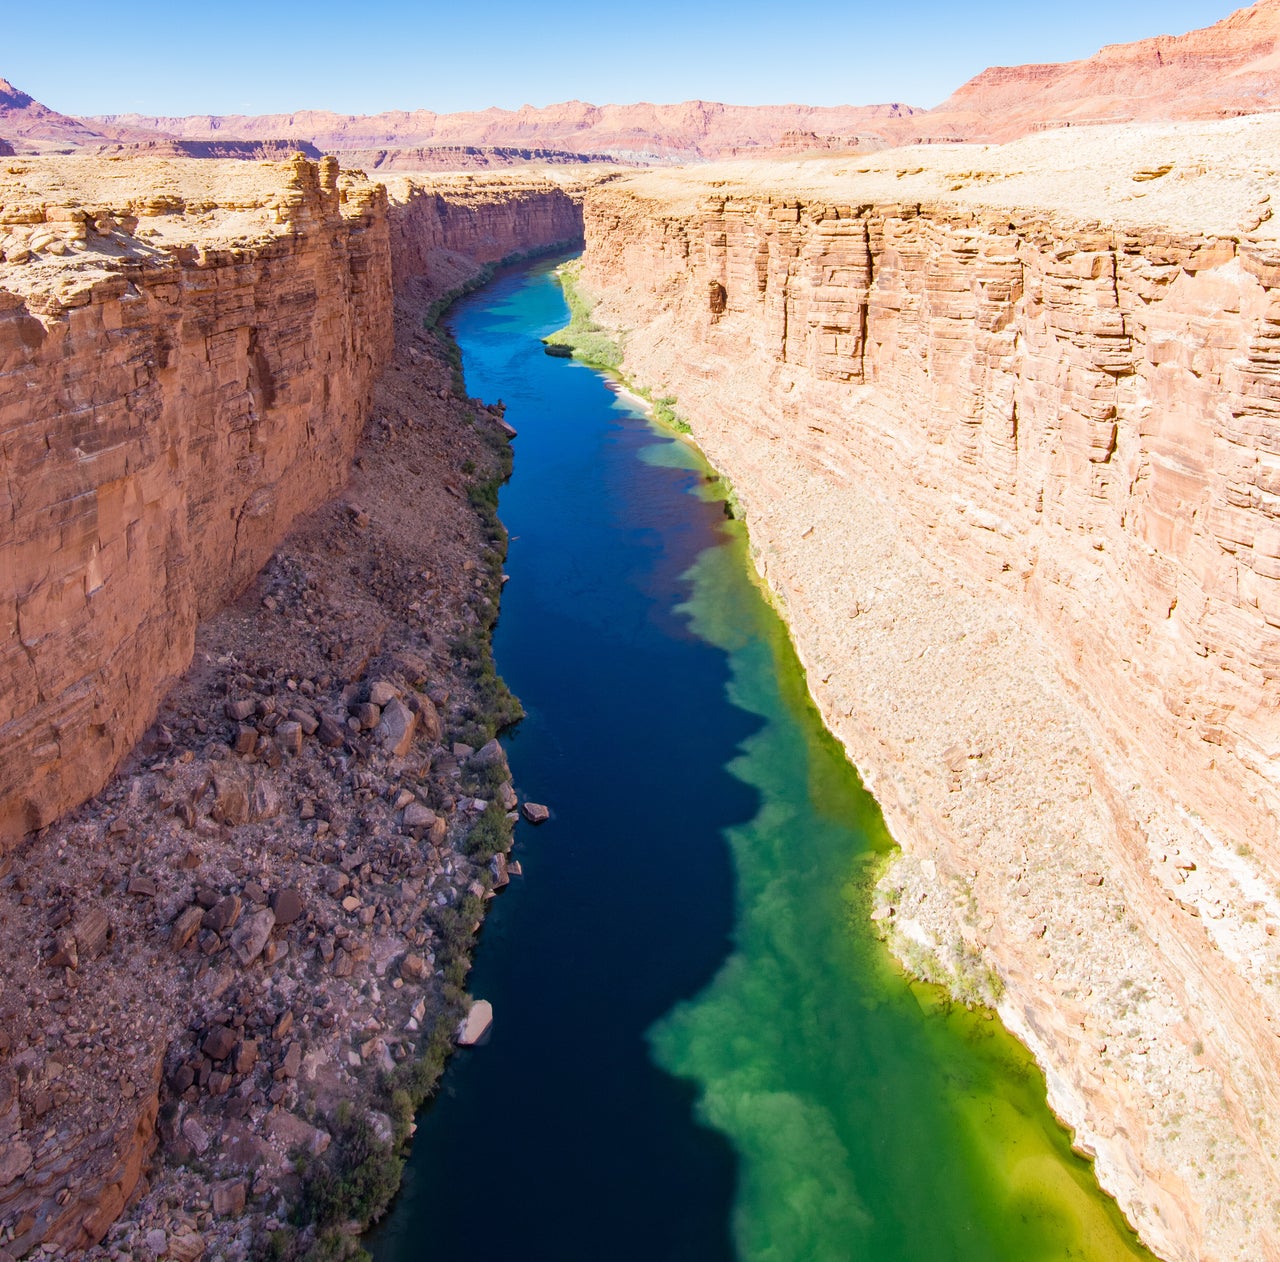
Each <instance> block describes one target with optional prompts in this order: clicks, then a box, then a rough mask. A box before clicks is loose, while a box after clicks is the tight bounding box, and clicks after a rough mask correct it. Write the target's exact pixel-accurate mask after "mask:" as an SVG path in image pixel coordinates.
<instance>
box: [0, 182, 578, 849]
mask: <svg viewBox="0 0 1280 1262" xmlns="http://www.w3.org/2000/svg"><path fill="white" fill-rule="evenodd" d="M14 170H16V171H17V172H18V174H10V175H9V176H7V177H5V180H4V193H3V196H4V210H3V212H0V215H2V217H3V220H4V225H3V226H4V229H5V233H6V235H5V237H4V238H3V242H2V243H0V249H3V251H4V259H5V261H4V263H3V264H0V285H3V286H4V289H5V299H4V310H3V326H2V327H3V333H2V334H0V338H2V341H0V346H2V347H3V367H2V369H0V371H3V373H4V377H3V380H4V391H3V396H2V399H0V449H2V450H3V453H4V463H5V469H6V474H7V478H6V483H5V486H6V491H5V498H4V501H3V507H4V510H5V515H6V517H7V518H8V520H9V523H10V528H9V530H7V531H6V533H5V536H4V538H3V539H0V573H3V575H4V592H3V597H2V598H0V599H2V600H3V605H2V606H0V607H3V608H4V610H5V617H4V629H5V638H4V648H3V658H2V659H0V679H2V680H3V684H2V685H0V764H2V765H3V768H4V770H3V772H0V846H5V845H8V844H10V843H12V842H13V841H15V840H16V839H18V838H19V837H21V836H22V835H23V834H24V833H27V832H30V831H32V830H33V829H37V828H40V827H42V826H44V825H45V824H48V823H49V822H51V821H52V820H54V819H56V818H57V816H58V815H59V814H60V813H61V812H62V811H64V810H65V809H66V808H67V807H68V806H70V805H72V804H74V803H76V802H79V801H81V800H83V798H84V797H86V796H88V795H89V794H92V793H93V792H96V791H97V789H98V788H100V787H101V786H102V784H103V783H105V780H106V777H107V776H108V775H109V774H110V772H111V771H112V770H113V769H114V767H115V766H116V764H117V763H118V762H119V761H120V759H121V758H122V757H123V756H124V755H125V753H127V752H128V751H129V750H130V749H131V748H132V747H133V746H134V745H135V744H136V743H137V740H138V738H139V737H140V736H141V735H142V732H143V731H144V730H145V729H146V728H147V727H148V726H149V725H150V723H151V721H152V718H153V716H154V714H155V710H156V707H157V705H158V703H159V701H160V698H161V697H162V696H163V695H164V694H165V692H166V691H167V689H168V688H169V686H170V685H171V684H172V682H173V681H174V679H175V678H176V677H177V675H178V674H179V673H180V672H181V671H183V670H184V669H185V668H186V666H187V664H188V663H189V662H190V660H191V655H192V650H193V637H194V633H195V627H196V625H197V622H198V621H199V619H200V618H202V617H207V616H208V615H209V614H210V613H212V612H213V611H214V610H216V609H218V608H220V607H221V606H222V605H223V604H225V603H226V601H227V600H228V598H229V597H230V596H232V595H234V594H235V593H237V592H238V591H240V590H241V589H242V588H243V587H244V586H245V584H246V583H247V582H248V581H249V579H250V578H252V577H253V575H254V574H255V573H257V571H258V570H259V569H260V568H261V566H262V564H263V562H264V561H265V560H266V559H267V557H268V556H270V554H271V551H272V549H273V548H274V547H275V545H276V544H277V543H278V542H279V540H280V539H281V538H282V537H283V535H284V533H285V532H286V531H287V529H288V527H289V525H290V523H291V522H292V521H293V519H294V517H295V516H296V515H297V514H298V513H299V512H300V511H303V510H304V509H306V508H311V507H314V506H315V505H316V504H318V503H320V502H323V500H325V499H326V498H328V497H329V496H330V495H332V494H333V493H334V492H336V491H337V490H338V489H339V488H340V487H341V486H342V484H343V483H344V482H345V480H346V478H347V476H348V469H349V467H350V462H351V458H352V455H353V453H354V449H355V443H356V440H357V438H358V436H359V434H360V431H361V428H362V426H363V424H364V421H365V418H366V415H367V411H368V406H369V397H370V390H371V388H372V385H373V382H374V380H375V379H376V377H377V375H378V374H379V373H380V372H381V371H382V370H383V369H384V368H385V367H386V366H387V364H388V362H389V360H390V355H391V348H392V341H391V327H392V325H391V310H392V302H393V295H392V275H393V272H394V274H395V275H397V276H399V277H401V278H402V280H403V282H404V283H411V281H412V278H414V277H418V276H423V275H426V274H431V275H433V276H435V277H436V278H437V281H438V282H439V283H441V284H443V286H444V287H445V288H447V287H449V284H451V283H458V282H460V281H461V280H462V279H464V278H465V277H466V276H467V275H468V274H469V272H470V269H472V268H473V267H474V265H476V264H484V263H489V262H493V261H495V260H497V259H500V258H502V257H503V256H505V255H506V254H509V253H511V252H512V251H513V250H515V249H516V248H518V247H519V248H526V247H527V246H528V245H529V244H530V243H532V244H533V245H536V244H538V243H546V242H549V241H554V240H564V239H569V238H572V237H573V236H574V234H575V233H576V231H577V227H576V225H577V219H576V216H577V211H576V208H575V206H574V203H573V202H572V200H571V199H570V198H569V197H568V196H567V194H565V193H564V192H563V190H562V189H560V188H559V186H556V185H552V184H545V185H541V186H537V185H528V184H526V185H525V186H523V187H520V186H516V188H515V190H514V191H513V190H512V189H510V188H508V187H507V186H503V185H493V184H490V183H485V182H484V181H480V182H472V183H469V184H467V185H466V186H465V187H464V186H462V185H461V184H459V183H458V182H456V181H455V182H454V184H453V186H452V188H451V192H448V193H446V192H441V191H437V190H435V189H431V188H427V187H424V186H422V185H420V184H417V183H415V182H413V181H411V180H401V181H399V182H398V183H397V185H396V193H397V196H398V198H399V199H400V200H399V201H398V203H397V213H396V214H394V215H391V214H390V213H389V204H388V200H387V195H386V192H385V190H384V188H383V186H382V185H375V184H371V183H370V182H368V181H367V180H363V179H359V178H350V177H346V176H340V175H339V172H338V167H337V163H336V162H335V161H334V160H333V159H332V158H330V159H326V160H325V161H324V162H323V163H321V164H319V165H317V164H314V163H310V162H307V161H306V160H305V159H302V158H299V159H298V160H296V161H294V162H292V163H287V164H283V165H282V166H280V167H277V168H275V170H276V171H277V172H279V173H280V174H279V175H278V176H277V177H276V178H275V179H271V180H266V181H264V179H263V176H262V173H261V168H257V167H252V166H247V165H243V164H237V163H228V164H225V165H223V164H218V163H207V164H206V163H197V162H189V163H179V162H173V163H157V164H156V165H155V166H153V167H148V168H140V167H139V166H138V165H137V164H136V163H133V162H128V161H122V162H118V163H115V164H112V163H103V164H100V163H98V162H97V161H96V160H94V159H78V160H70V161H69V160H61V161H56V162H55V161H54V160H50V159H41V160H31V161H29V162H27V163H24V164H22V165H21V166H19V167H15V168H14ZM143 171H145V183H146V185H147V186H148V187H147V191H146V192H145V193H143V194H142V195H140V196H139V195H138V194H137V193H136V192H135V190H136V188H137V187H138V180H139V175H140V174H142V173H143ZM495 194H496V195H495ZM50 202H53V203H54V205H53V209H52V210H51V211H50V210H49V209H47V206H48V204H49V203H50ZM33 398H41V399H42V400H45V403H44V405H43V406H42V408H41V409H39V410H33V409H32V408H31V405H30V400H31V399H33ZM53 538H56V539H57V540H58V544H57V547H56V548H51V546H50V540H51V539H53Z"/></svg>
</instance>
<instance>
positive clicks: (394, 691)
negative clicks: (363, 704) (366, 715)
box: [369, 679, 400, 706]
mask: <svg viewBox="0 0 1280 1262" xmlns="http://www.w3.org/2000/svg"><path fill="white" fill-rule="evenodd" d="M399 695H400V689H399V688H397V687H396V686H395V684H393V683H390V682H389V681H387V680H385V679H375V680H374V681H373V682H372V683H371V684H370V685H369V700H370V702H372V704H374V705H376V706H385V705H386V704H387V702H388V701H391V700H393V699H394V698H396V697H399Z"/></svg>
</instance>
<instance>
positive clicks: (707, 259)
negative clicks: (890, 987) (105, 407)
mask: <svg viewBox="0 0 1280 1262" xmlns="http://www.w3.org/2000/svg"><path fill="white" fill-rule="evenodd" d="M1240 127H1241V129H1242V130H1243V131H1245V132H1247V133H1248V136H1247V138H1246V137H1244V136H1240V135H1236V133H1235V132H1234V131H1231V129H1230V128H1229V127H1227V128H1226V130H1224V131H1215V130H1214V129H1212V128H1210V129H1209V130H1207V131H1205V132H1202V133H1197V134H1196V135H1195V136H1184V137H1182V138H1181V139H1179V138H1178V135H1177V134H1174V133H1170V134H1169V135H1167V136H1165V137H1164V138H1163V140H1161V141H1159V142H1158V143H1157V141H1156V140H1154V139H1152V138H1151V137H1150V136H1147V137H1146V138H1145V139H1142V140H1141V146H1145V152H1146V153H1147V155H1148V157H1147V159H1146V162H1139V163H1134V161H1133V155H1132V151H1131V150H1130V149H1128V148H1127V147H1126V146H1127V145H1129V144H1131V143H1132V144H1138V143H1139V142H1137V141H1125V140H1123V139H1122V138H1121V137H1120V136H1119V135H1118V134H1116V135H1111V134H1107V135H1105V136H1103V134H1102V133H1098V137H1100V139H1098V138H1095V139H1094V141H1091V143H1096V144H1100V145H1101V148H1100V149H1098V148H1090V149H1087V150H1084V149H1079V148H1076V147H1073V146H1072V144H1071V143H1069V142H1068V141H1067V140H1066V139H1065V138H1060V139H1059V140H1058V141H1056V142H1053V143H1052V145H1050V144H1049V142H1047V141H1043V140H1037V141H1028V142H1023V148H1021V149H1019V150H1015V151H1013V152H1010V153H1008V154H1004V155H1002V154H1001V153H999V151H995V152H989V153H981V152H967V153H965V154H963V155H957V154H950V155H946V156H943V157H939V156H936V155H934V156H932V157H923V156H921V155H918V154H913V153H909V152H907V151H899V152H897V153H891V154H885V155H877V158H876V160H875V161H874V162H870V163H868V164H867V165H865V166H863V167H861V169H860V170H858V171H851V170H849V169H848V167H847V166H839V165H837V164H835V163H827V164H817V163H810V164H805V165H797V166H794V167H785V166H779V167H776V168H774V169H772V170H766V169H765V168H764V167H763V166H760V165H757V166H753V167H746V166H726V167H722V168H719V169H717V170H714V171H710V172H707V171H704V172H702V173H701V174H700V175H698V176H695V175H693V174H686V175H683V176H679V175H671V176H659V175H652V176H643V177H636V178H634V179H632V180H630V181H624V182H618V183H613V184H610V185H605V186H602V187H600V188H597V189H595V190H593V191H592V192H591V193H590V194H589V195H588V200H587V208H586V228H587V253H586V265H585V269H584V273H583V275H584V281H585V283H586V284H587V286H588V289H589V290H590V291H593V292H594V293H595V294H596V295H598V296H599V297H600V299H601V301H600V303H599V305H598V307H597V308H596V315H597V318H599V319H601V320H603V321H604V322H605V323H606V324H607V325H610V326H613V327H615V328H619V329H623V330H625V335H624V337H625V353H626V358H625V365H626V368H627V369H628V370H629V371H631V372H633V373H634V374H635V375H636V377H637V379H638V380H639V381H641V382H643V383H644V384H646V385H650V386H653V387H654V388H656V389H658V390H660V391H661V392H663V393H667V394H673V395H675V396H677V398H678V410H679V411H680V412H681V413H683V414H684V415H685V416H686V417H687V419H688V420H689V421H690V422H691V423H692V426H693V432H694V435H695V437H696V438H697V439H698V441H699V442H700V443H701V444H702V445H703V446H704V447H705V449H706V450H707V452H708V454H709V455H710V456H711V458H712V460H713V461H714V462H715V463H716V465H717V466H718V467H719V468H721V469H722V470H723V471H724V472H725V473H726V474H727V475H728V477H729V479H730V481H731V482H732V484H733V486H734V488H735V490H736V492H737V494H738V496H739V498H740V500H741V501H742V503H743V504H744V506H745V510H746V516H747V521H748V525H749V527H750V530H751V535H752V541H753V544H754V546H755V549H756V553H757V563H758V564H759V566H760V568H761V570H762V571H763V573H764V574H765V576H766V578H767V579H768V581H769V582H770V584H771V586H772V587H773V588H774V590H775V592H776V593H777V594H778V596H779V598H780V601H781V603H782V604H783V606H784V608H785V610H786V612H787V616H788V620H789V622H790V625H791V627H792V631H793V634H794V636H795V638H796V642H797V645H798V647H799V650H800V652H801V656H802V658H803V660H804V661H805V663H806V666H807V668H808V672H809V679H810V686H811V688H812V689H813V691H814V693H815V696H816V697H817V699H818V701H819V703H820V705H821V707H822V709H823V712H824V715H825V716H826V719H827V721H828V723H829V724H830V726H831V727H832V729H833V731H834V732H835V733H836V734H837V735H838V736H839V737H840V738H841V739H842V740H843V741H844V743H845V745H846V747H847V748H848V749H849V750H850V753H851V755H852V756H853V757H854V759H855V761H856V762H857V763H858V765H859V767H860V768H861V769H862V770H863V772H864V774H865V775H866V777H867V779H868V782H869V784H870V785H871V787H872V788H873V790H874V791H875V793H876V795H877V797H878V798H879V800H880V801H881V803H882V805H883V806H884V808H885V811H886V816H887V818H888V821H889V823H890V826H891V828H892V829H893V832H894V834H895V835H896V836H897V837H898V839H899V840H900V841H901V843H902V845H903V847H904V849H905V854H904V856H903V857H902V858H901V859H900V860H899V861H898V862H897V865H896V869H895V872H894V873H893V875H892V876H891V877H890V879H889V881H888V882H887V883H886V886H885V890H884V893H883V895H882V897H883V898H884V899H885V900H886V902H887V903H888V904H889V906H890V907H891V909H892V915H893V918H894V924H895V926H896V928H895V930H894V935H893V936H894V941H895V943H896V946H897V949H898V950H899V951H900V952H901V953H902V954H903V955H904V956H905V957H907V958H909V959H914V960H916V961H926V962H927V963H926V964H925V968H924V971H926V972H935V973H936V972H939V971H941V972H943V973H945V972H947V971H959V970H960V969H961V968H963V967H965V961H966V960H970V961H971V960H973V959H974V958H981V959H982V960H983V961H984V962H985V966H990V967H992V968H994V969H995V970H996V971H997V972H998V973H999V974H1000V976H1001V978H1002V983H1003V998H1002V999H1001V1001H1000V1011H1001V1013H1002V1015H1003V1016H1004V1018H1005V1019H1006V1021H1007V1023H1008V1024H1009V1025H1010V1026H1011V1027H1012V1028H1013V1029H1014V1030H1015V1031H1016V1032H1017V1033H1019V1034H1020V1036H1021V1037H1023V1039H1024V1040H1025V1041H1026V1042H1027V1043H1028V1044H1029V1045H1030V1046H1031V1048H1032V1049H1033V1051H1035V1053H1036V1054H1037V1056H1038V1058H1039V1059H1040V1061H1041V1063H1042V1064H1043V1065H1044V1067H1045V1069H1046V1072H1047V1075H1048V1079H1049V1089H1050V1098H1051V1101H1052V1102H1053V1104H1054V1105H1055V1107H1056V1108H1057V1109H1058V1111H1059V1112H1060V1113H1061V1114H1062V1115H1063V1116H1064V1117H1065V1118H1066V1119H1067V1120H1068V1121H1069V1122H1070V1123H1071V1124H1072V1125H1073V1126H1074V1127H1075V1128H1077V1138H1078V1142H1080V1143H1081V1144H1082V1145H1084V1146H1085V1147H1087V1148H1088V1149H1089V1150H1090V1151H1093V1152H1095V1153H1097V1155H1098V1170H1099V1175H1100V1177H1101V1178H1102V1181H1103V1183H1104V1185H1105V1186H1106V1187H1108V1188H1109V1189H1110V1190H1111V1191H1113V1192H1114V1193H1115V1194H1116V1195H1117V1197H1118V1198H1119V1200H1120V1202H1121V1204H1122V1206H1123V1207H1124V1209H1125V1210H1126V1212H1127V1213H1128V1214H1129V1215H1130V1216H1131V1217H1132V1218H1133V1220H1134V1221H1135V1223H1136V1224H1137V1225H1138V1226H1139V1228H1140V1230H1141V1231H1142V1233H1143V1234H1144V1236H1145V1237H1146V1238H1147V1240H1148V1241H1149V1242H1151V1243H1152V1245H1153V1246H1154V1247H1155V1248H1156V1249H1157V1250H1158V1251H1159V1252H1161V1253H1162V1254H1163V1255H1164V1256H1166V1257H1169V1258H1178V1259H1188V1260H1189V1259H1193V1258H1197V1259H1205V1258H1219V1259H1224V1260H1225V1259H1230V1258H1240V1257H1246V1256H1247V1257H1251V1258H1259V1259H1261V1258H1277V1257H1280V1231H1278V1225H1277V1223H1276V1221H1275V1218H1274V1207H1275V1205H1276V1204H1277V1203H1278V1198H1277V1192H1278V1191H1280V1162H1278V1160H1277V1130H1278V1128H1280V1043H1278V1042H1277V1035H1278V1034H1280V999H1278V998H1277V995H1276V990H1275V978H1276V975H1277V973H1276V969H1277V965H1280V952H1278V951H1277V948H1276V945H1275V943H1276V941H1277V938H1276V936H1275V935H1276V934H1277V933H1278V932H1280V902H1278V900H1277V898H1276V895H1275V891H1276V889H1277V887H1278V886H1280V845H1278V844H1277V840H1276V838H1277V822H1278V821H1280V776H1278V775H1277V772H1276V762H1275V755H1276V752H1277V750H1280V711H1278V706H1280V690H1278V687H1277V672H1278V668H1280V560H1278V559H1277V558H1280V530H1278V529H1277V528H1276V521H1277V515H1278V514H1280V500H1277V498H1276V496H1277V494H1280V482H1278V481H1277V473H1276V470H1277V468H1280V438H1278V432H1277V429H1276V424H1275V419H1276V406H1277V404H1276V399H1277V397H1280V379H1278V378H1277V376H1276V363H1277V354H1276V350H1277V345H1278V343H1277V337H1278V336H1280V334H1278V329H1280V247H1278V246H1277V241H1276V237H1275V235H1274V229H1273V228H1272V226H1271V224H1270V222H1269V220H1268V219H1267V217H1266V216H1265V214H1264V215H1262V216H1259V215H1258V214H1257V212H1256V209H1255V208H1253V206H1252V205H1251V202H1250V197H1251V196H1253V195H1252V194H1248V195H1246V194H1247V189H1248V179H1249V178H1250V177H1249V175H1248V173H1247V172H1240V173H1238V174H1232V173H1230V172H1227V171H1225V170H1223V171H1220V172H1219V173H1218V174H1217V175H1215V174H1213V172H1212V170H1211V169H1206V167H1205V166H1204V165H1203V163H1199V165H1197V167H1196V170H1197V172H1198V173H1197V174H1195V175H1193V176H1188V177H1187V180H1186V181H1185V182H1183V183H1181V184H1180V185H1179V188H1178V189H1177V191H1176V198H1175V196H1174V192H1173V191H1172V190H1171V191H1170V193H1169V197H1170V198H1171V200H1170V201H1169V202H1168V203H1156V202H1149V203H1144V202H1140V201H1139V202H1133V201H1128V200H1126V199H1128V198H1129V197H1130V191H1135V192H1136V191H1140V190H1141V189H1143V188H1144V187H1145V186H1146V185H1147V184H1150V183H1152V182H1154V181H1156V180H1158V179H1160V178H1163V175H1162V174H1158V173H1157V168H1164V170H1165V171H1166V172H1167V171H1169V170H1173V169H1177V166H1178V162H1179V161H1183V162H1185V163H1188V165H1189V159H1190V157H1191V156H1192V155H1193V154H1194V155H1195V156H1196V158H1197V161H1198V162H1199V159H1201V158H1202V157H1203V153H1201V152H1200V150H1199V148H1198V147H1199V146H1201V145H1204V144H1209V143H1211V142H1214V138H1215V137H1216V138H1217V139H1218V140H1219V141H1221V142H1222V143H1223V144H1225V145H1227V146H1229V147H1230V149H1231V151H1234V147H1235V146H1237V145H1240V144H1242V143H1243V144H1245V145H1246V146H1248V145H1251V144H1254V145H1256V146H1257V148H1256V149H1255V150H1254V153H1253V159H1252V160H1253V161H1255V162H1256V164H1257V165H1258V169H1259V170H1260V171H1265V170H1270V169H1274V167H1273V166H1272V165H1270V164H1272V163H1273V162H1274V157H1275V153H1276V151H1277V141H1278V139H1280V130H1278V129H1277V128H1276V127H1275V126H1274V125H1268V126H1267V127H1265V128H1264V127H1260V125H1258V124H1247V125H1245V124H1241V125H1240ZM1228 132H1230V134H1229V135H1228V134H1227V133H1228ZM1153 157H1154V158H1155V159H1156V166H1154V167H1153V166H1148V165H1147V162H1151V160H1152V158H1153ZM1170 159H1171V161H1170V165H1169V166H1168V167H1166V166H1165V162H1166V160H1170ZM928 162H933V163H934V166H933V168H932V169H930V168H928V167H926V165H925V164H926V163H928ZM877 164H878V165H877ZM947 164H951V165H950V168H948V166H947ZM1037 173H1038V177H1039V184H1038V185H1036V184H1035V182H1034V180H1033V178H1032V177H1033V176H1036V175H1037ZM1015 181H1021V183H1020V184H1019V185H1018V187H1017V189H1016V190H1015V191H1014V192H1013V193H1012V194H1007V193H1006V192H1005V191H1004V190H1003V189H1002V188H1001V185H1002V184H1006V182H1008V183H1007V185H1006V187H1007V186H1009V185H1012V184H1013V183H1014V182H1015ZM1037 190H1038V191H1037ZM1072 198H1075V199H1076V202H1075V204H1076V205H1077V206H1078V207H1079V208H1080V211H1084V210H1085V208H1087V213H1088V214H1089V216H1090V217H1089V218H1086V217H1085V214H1082V213H1080V211H1077V213H1075V214H1074V215H1073V214H1070V213H1069V212H1068V211H1067V210H1065V209H1059V208H1058V207H1060V206H1065V205H1068V204H1069V203H1070V202H1071V200H1072ZM1232 198H1237V199H1238V200H1237V201H1235V202H1232V201H1231V199H1232ZM1228 203H1230V204H1228ZM1157 204H1159V205H1165V204H1168V205H1169V206H1170V211H1169V215H1168V217H1167V218H1166V220H1165V222H1164V223H1158V222H1157V223H1152V222H1150V221H1148V222H1147V223H1145V224H1144V223H1143V222H1141V220H1140V219H1138V218H1137V217H1136V216H1138V215H1139V214H1140V213H1142V214H1146V213H1149V212H1150V210H1152V209H1154V207H1155V206H1156V205H1157ZM1051 207H1052V209H1051ZM1179 207H1181V210H1180V211H1178V208H1179ZM1175 212H1177V213H1175ZM1179 214H1180V216H1181V218H1178V215H1179ZM1099 215H1102V216H1105V217H1104V218H1101V219H1100V218H1098V216H1099ZM1260 218H1261V222H1260ZM1197 219H1198V221H1199V222H1200V223H1201V225H1202V228H1201V229H1200V230H1195V229H1193V228H1191V227H1186V226H1184V225H1185V224H1186V223H1187V222H1188V221H1190V222H1192V223H1194V222H1196V221H1197ZM997 989H998V988H997Z"/></svg>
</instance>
